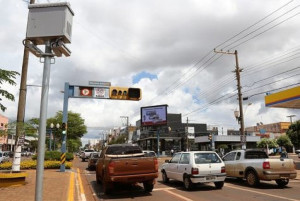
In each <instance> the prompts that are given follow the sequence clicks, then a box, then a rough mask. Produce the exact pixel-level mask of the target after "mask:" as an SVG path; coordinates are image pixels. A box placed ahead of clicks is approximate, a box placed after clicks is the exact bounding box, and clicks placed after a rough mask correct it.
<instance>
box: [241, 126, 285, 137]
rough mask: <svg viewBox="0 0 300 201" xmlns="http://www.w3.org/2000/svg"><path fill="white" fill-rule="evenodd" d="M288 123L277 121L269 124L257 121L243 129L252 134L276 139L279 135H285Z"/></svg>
mask: <svg viewBox="0 0 300 201" xmlns="http://www.w3.org/2000/svg"><path fill="white" fill-rule="evenodd" d="M290 125H291V123H290V122H277V123H271V124H262V123H257V125H256V126H252V127H247V128H245V131H246V132H247V133H249V134H251V135H252V136H260V137H261V138H270V139H276V138H278V137H280V136H281V135H285V134H286V132H287V130H288V129H289V126H290Z"/></svg>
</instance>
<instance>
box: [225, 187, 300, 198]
mask: <svg viewBox="0 0 300 201" xmlns="http://www.w3.org/2000/svg"><path fill="white" fill-rule="evenodd" d="M225 186H226V187H229V188H234V189H238V190H242V191H248V192H251V193H256V194H261V195H267V196H270V197H275V198H280V199H285V200H291V201H300V200H296V199H293V198H287V197H282V196H278V195H272V194H268V193H263V192H258V191H254V190H250V189H245V188H240V187H236V186H233V185H231V184H228V183H227V184H226V185H225Z"/></svg>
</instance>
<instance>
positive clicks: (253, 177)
mask: <svg viewBox="0 0 300 201" xmlns="http://www.w3.org/2000/svg"><path fill="white" fill-rule="evenodd" d="M246 181H247V184H248V185H249V186H252V187H254V186H258V184H259V179H258V176H257V174H256V173H255V172H254V171H253V170H250V171H248V172H247V174H246Z"/></svg>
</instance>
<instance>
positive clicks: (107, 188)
mask: <svg viewBox="0 0 300 201" xmlns="http://www.w3.org/2000/svg"><path fill="white" fill-rule="evenodd" d="M102 188H103V192H104V193H105V194H106V195H108V194H110V193H111V189H112V183H110V182H106V181H103V182H102Z"/></svg>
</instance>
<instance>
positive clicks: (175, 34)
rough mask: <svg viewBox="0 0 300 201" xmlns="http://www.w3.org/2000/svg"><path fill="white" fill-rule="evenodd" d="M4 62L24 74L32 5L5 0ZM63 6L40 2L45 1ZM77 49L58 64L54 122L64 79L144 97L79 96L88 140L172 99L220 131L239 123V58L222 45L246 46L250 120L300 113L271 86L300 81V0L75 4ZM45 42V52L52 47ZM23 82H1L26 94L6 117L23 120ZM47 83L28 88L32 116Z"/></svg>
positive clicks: (242, 55) (37, 73) (38, 78)
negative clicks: (275, 96) (278, 102)
mask: <svg viewBox="0 0 300 201" xmlns="http://www.w3.org/2000/svg"><path fill="white" fill-rule="evenodd" d="M0 2H1V3H2V5H3V6H2V8H1V12H0V16H1V21H0V29H1V32H0V42H1V45H0V52H1V55H0V58H1V59H0V63H1V64H0V67H1V68H3V69H8V70H15V71H18V72H21V69H22V60H23V51H24V47H23V45H22V40H23V39H24V38H25V35H26V25H27V15H28V2H27V1H23V0H10V1H4V0H0ZM47 2H61V1H58V0H48V1H46V0H36V3H47ZM70 4H71V8H72V10H73V11H74V13H75V16H74V18H73V29H72V32H73V33H72V43H71V44H67V46H68V47H69V49H70V50H71V51H72V54H71V56H70V57H60V58H56V59H55V64H52V65H51V76H50V77H51V80H50V91H49V102H48V114H47V116H48V118H49V117H53V116H54V115H55V113H56V112H57V111H59V110H62V107H63V94H62V93H61V92H60V91H61V90H63V88H64V83H65V82H69V83H70V84H74V85H87V84H88V82H89V81H105V82H111V85H112V86H128V87H139V88H141V89H142V93H143V95H142V96H143V97H142V100H141V101H139V102H135V101H111V100H103V99H102V100H99V99H70V100H69V110H71V111H73V112H77V113H80V114H81V116H82V118H84V119H85V124H86V125H87V126H88V128H89V134H87V135H86V137H85V140H86V139H88V138H99V137H100V136H101V135H99V133H101V132H102V131H101V130H102V129H101V128H103V127H105V128H113V127H120V126H122V125H123V124H124V123H125V122H124V121H123V122H122V119H121V118H120V116H128V117H129V123H130V124H132V125H135V122H136V121H137V120H138V119H139V118H140V107H143V106H151V105H159V104H168V106H169V107H168V112H169V113H181V114H182V121H183V122H186V119H187V117H188V118H189V122H191V123H206V124H207V125H209V126H217V127H219V130H221V129H222V127H223V129H224V131H226V129H238V128H239V125H238V124H237V121H236V120H235V117H234V110H237V109H238V101H237V95H236V94H237V90H236V79H235V74H234V73H233V72H232V71H233V70H234V69H235V58H234V55H231V54H219V53H214V48H216V50H219V51H220V50H223V51H229V52H234V50H237V51H238V56H239V65H240V67H241V68H243V71H242V73H241V84H242V92H243V96H248V97H249V99H248V100H247V101H244V113H245V126H253V125H255V124H256V123H257V122H263V123H264V124H268V123H273V122H280V121H289V118H287V116H288V115H292V114H295V115H297V116H296V118H294V119H293V120H296V119H299V118H300V112H299V110H295V109H276V108H266V107H265V104H264V96H265V93H266V92H272V93H274V92H276V91H277V90H276V89H281V90H282V89H286V88H291V87H295V86H299V85H300V84H299V82H300V76H299V75H300V62H299V61H300V60H299V56H300V37H299V36H300V6H299V1H298V0H294V1H290V0H276V1H274V0H264V1H262V0H226V1H224V0H164V1H162V0H143V1H141V0H127V1H124V0H100V1H92V0H85V1H81V0H72V1H70ZM40 48H42V49H44V47H43V46H40ZM42 74H43V64H42V63H40V61H39V58H37V57H35V56H34V55H32V54H31V55H30V59H29V69H28V81H27V84H28V85H41V83H42ZM16 81H17V86H9V85H4V86H1V87H3V88H5V89H7V90H9V91H10V92H11V93H13V94H14V95H15V97H16V101H15V102H10V101H7V100H4V99H3V100H2V103H3V104H4V105H6V106H7V110H6V112H5V113H3V115H5V116H7V117H9V118H10V119H11V120H15V119H16V116H17V104H18V97H19V94H18V93H19V92H18V91H19V87H20V84H19V83H20V77H18V78H17V80H16ZM40 99H41V88H40V87H34V86H28V88H27V100H26V116H25V118H26V119H30V118H33V117H39V111H40Z"/></svg>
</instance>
